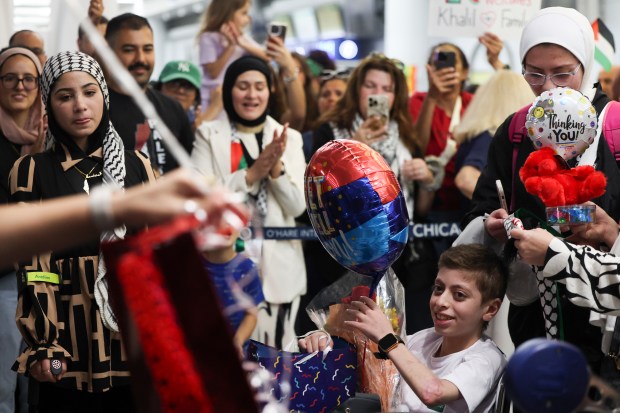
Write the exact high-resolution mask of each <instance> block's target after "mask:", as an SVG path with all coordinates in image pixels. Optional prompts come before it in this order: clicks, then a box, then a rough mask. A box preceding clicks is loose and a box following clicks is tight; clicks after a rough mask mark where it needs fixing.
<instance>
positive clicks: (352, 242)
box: [304, 139, 408, 285]
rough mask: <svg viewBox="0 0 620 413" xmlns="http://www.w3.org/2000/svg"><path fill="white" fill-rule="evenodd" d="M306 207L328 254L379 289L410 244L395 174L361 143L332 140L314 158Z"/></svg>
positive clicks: (308, 175)
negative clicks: (384, 277) (383, 278)
mask: <svg viewBox="0 0 620 413" xmlns="http://www.w3.org/2000/svg"><path fill="white" fill-rule="evenodd" d="M304 186H305V193H306V207H307V210H308V215H309V216H310V221H311V222H312V226H313V227H314V230H315V231H316V233H317V235H318V237H319V240H320V241H321V243H322V244H323V246H324V247H325V249H326V250H327V251H328V252H329V254H330V255H331V256H332V257H333V258H334V259H335V260H336V261H338V262H339V263H340V264H341V265H343V266H344V267H346V268H348V269H350V270H352V271H355V272H356V273H359V274H364V275H369V276H371V277H373V278H374V279H375V282H374V284H375V285H376V284H377V283H378V282H379V280H380V279H381V277H382V276H383V274H385V272H386V271H387V269H388V268H389V267H390V265H391V264H392V263H393V262H394V261H395V260H396V259H397V258H398V257H399V256H400V254H401V252H402V251H403V248H404V247H405V245H406V243H407V236H408V213H407V206H406V204H405V199H404V197H403V194H402V192H401V189H400V185H399V184H398V180H397V179H396V176H395V175H394V172H393V171H392V170H391V169H390V167H389V165H388V164H387V162H386V161H385V159H383V157H382V156H381V155H380V154H379V153H378V152H376V151H375V150H373V149H372V148H370V147H369V146H368V145H365V144H363V143H361V142H358V141H353V140H346V139H343V140H334V141H330V142H328V143H327V144H325V145H323V146H322V147H321V148H320V149H319V150H318V151H317V152H316V153H315V154H314V156H313V157H312V159H311V160H310V163H309V164H308V167H307V168H306V175H305V185H304Z"/></svg>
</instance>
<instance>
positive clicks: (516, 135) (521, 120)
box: [506, 102, 620, 213]
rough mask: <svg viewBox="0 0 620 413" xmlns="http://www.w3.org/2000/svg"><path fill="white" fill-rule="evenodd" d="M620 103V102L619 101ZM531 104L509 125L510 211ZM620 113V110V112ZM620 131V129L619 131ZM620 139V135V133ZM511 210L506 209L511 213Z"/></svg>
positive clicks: (512, 206)
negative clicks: (520, 149) (510, 158)
mask: <svg viewBox="0 0 620 413" xmlns="http://www.w3.org/2000/svg"><path fill="white" fill-rule="evenodd" d="M618 103H620V102H618ZM530 106H531V105H527V106H524V107H522V108H521V109H519V110H518V111H517V112H516V113H515V114H514V116H513V117H512V119H511V120H510V125H509V126H508V139H510V142H512V170H511V175H510V177H511V181H512V192H511V193H510V211H514V210H515V178H514V176H515V170H516V169H517V155H518V154H519V147H520V145H521V142H522V141H523V138H524V137H525V135H526V131H525V120H526V118H527V112H528V110H529V109H530ZM619 109H620V107H619ZM618 114H619V115H620V112H618ZM618 121H619V123H618V124H619V125H620V116H618ZM618 133H620V130H619V131H618ZM619 139H620V135H619ZM618 148H619V149H620V140H619V143H618ZM510 211H506V212H508V213H510Z"/></svg>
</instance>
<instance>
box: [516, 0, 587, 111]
mask: <svg viewBox="0 0 620 413" xmlns="http://www.w3.org/2000/svg"><path fill="white" fill-rule="evenodd" d="M542 43H552V44H557V45H558V46H562V47H563V48H565V49H566V50H568V51H569V52H571V53H572V54H573V55H574V56H575V57H576V58H577V60H579V62H581V64H582V66H583V81H582V82H581V88H580V89H579V91H580V92H581V93H583V94H584V95H585V96H586V97H588V98H589V99H590V100H592V98H593V97H594V92H595V89H594V88H593V87H592V84H593V82H592V80H591V77H592V69H593V66H594V32H593V31H592V26H591V25H590V22H589V21H588V19H587V18H586V17H585V16H584V15H583V14H581V13H579V12H578V11H577V10H575V9H571V8H567V7H547V8H545V9H541V10H539V11H538V12H537V13H536V14H535V15H534V17H532V19H531V20H530V21H529V22H528V23H527V24H526V25H525V27H524V28H523V32H522V33H521V45H520V47H519V54H520V56H521V62H524V60H525V56H526V55H527V52H529V51H530V49H531V48H532V47H534V46H537V45H539V44H542Z"/></svg>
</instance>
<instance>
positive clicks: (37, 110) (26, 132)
mask: <svg viewBox="0 0 620 413" xmlns="http://www.w3.org/2000/svg"><path fill="white" fill-rule="evenodd" d="M15 55H22V56H26V57H27V58H28V59H30V60H32V63H34V66H35V67H36V68H37V76H38V77H40V76H41V72H42V68H41V62H40V61H39V59H38V58H37V56H36V55H35V54H34V53H32V52H31V51H30V50H28V49H26V48H23V47H11V48H9V49H6V50H5V51H4V52H2V53H0V68H1V67H2V65H3V64H4V62H6V61H7V60H8V59H9V58H10V57H13V56H15ZM42 124H43V101H42V100H41V89H40V88H38V89H37V98H36V99H35V101H34V103H33V105H32V106H31V107H30V109H29V111H28V119H27V120H26V124H25V125H24V127H23V128H22V127H20V126H19V125H18V124H17V123H15V120H14V119H13V117H12V116H11V115H10V114H9V113H8V112H7V111H6V110H4V109H3V108H2V107H0V129H1V130H2V134H3V135H4V136H5V137H6V138H7V139H8V140H9V141H10V142H12V143H14V144H16V145H21V148H22V149H21V154H22V155H26V154H28V153H30V152H34V151H37V149H40V145H42V142H43V127H42Z"/></svg>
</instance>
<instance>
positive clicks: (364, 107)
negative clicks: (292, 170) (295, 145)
mask: <svg viewBox="0 0 620 413" xmlns="http://www.w3.org/2000/svg"><path fill="white" fill-rule="evenodd" d="M370 95H385V96H387V97H388V106H389V109H390V113H389V120H388V122H387V124H386V123H385V122H382V120H381V119H379V118H378V117H376V116H371V117H369V116H367V113H368V97H369V96H370ZM319 122H321V123H322V125H321V126H319V127H318V128H317V130H316V131H315V133H314V139H313V145H312V152H313V153H314V152H316V151H317V149H319V148H320V147H321V146H323V145H324V144H325V143H327V142H329V141H330V140H332V139H354V140H357V141H360V142H363V143H365V144H367V145H369V146H370V147H372V148H373V149H375V150H376V151H377V152H379V153H380V154H381V155H382V156H383V157H384V158H385V160H386V161H387V163H388V165H390V167H391V168H392V170H393V171H394V173H395V174H396V176H397V177H398V179H399V182H400V184H401V187H402V189H403V194H404V195H405V197H406V198H407V207H408V209H409V214H410V215H411V216H410V218H413V211H414V208H413V207H414V202H413V197H414V192H413V182H415V181H417V182H419V183H420V184H422V185H423V186H425V187H430V186H432V185H433V181H434V176H433V174H432V172H431V171H430V170H429V168H428V166H427V165H426V162H424V160H423V159H422V158H420V157H419V156H420V155H421V154H420V150H419V146H418V143H417V141H416V137H415V135H414V132H413V128H412V121H411V117H410V115H409V112H408V110H407V83H406V81H405V76H404V74H403V72H402V71H401V70H400V68H399V67H398V65H397V62H396V61H394V60H392V59H389V58H387V57H385V56H383V55H379V54H372V55H370V56H369V57H367V58H366V59H364V60H363V61H362V62H361V63H360V64H359V65H358V66H357V67H356V68H355V70H354V71H353V72H352V73H351V77H350V78H349V83H348V85H347V89H346V91H345V94H344V96H343V97H342V99H340V101H339V102H338V103H337V104H336V107H335V108H334V109H333V110H332V111H330V112H328V113H327V114H325V115H323V116H322V117H321V119H320V120H319ZM422 195H428V194H422V193H420V199H418V200H419V201H420V203H421V204H424V205H418V211H420V212H426V211H427V209H426V207H428V206H430V204H429V203H428V198H429V197H428V196H426V197H423V196H422ZM425 198H426V199H425ZM423 206H424V208H423ZM422 210H424V211H422Z"/></svg>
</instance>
